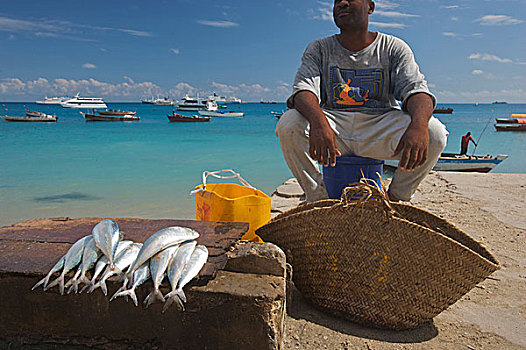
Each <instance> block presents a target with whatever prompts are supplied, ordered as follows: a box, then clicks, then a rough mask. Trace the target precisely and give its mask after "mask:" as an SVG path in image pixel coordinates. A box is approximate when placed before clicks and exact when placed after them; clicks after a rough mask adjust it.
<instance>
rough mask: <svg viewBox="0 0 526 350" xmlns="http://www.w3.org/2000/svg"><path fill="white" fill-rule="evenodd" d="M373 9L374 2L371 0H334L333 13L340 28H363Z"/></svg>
mask: <svg viewBox="0 0 526 350" xmlns="http://www.w3.org/2000/svg"><path fill="white" fill-rule="evenodd" d="M373 11H374V2H372V1H371V0H334V6H333V8H332V15H333V18H334V23H336V26H337V27H338V28H340V29H345V28H362V27H364V26H366V25H367V23H368V16H369V15H370V14H372V13H373Z"/></svg>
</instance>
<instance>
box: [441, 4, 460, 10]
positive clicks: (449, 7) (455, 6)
mask: <svg viewBox="0 0 526 350" xmlns="http://www.w3.org/2000/svg"><path fill="white" fill-rule="evenodd" d="M440 8H442V9H458V8H460V6H458V5H448V6H440Z"/></svg>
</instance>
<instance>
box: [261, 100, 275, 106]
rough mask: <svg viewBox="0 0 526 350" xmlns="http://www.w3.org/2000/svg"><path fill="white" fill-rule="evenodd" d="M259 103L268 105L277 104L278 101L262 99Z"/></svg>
mask: <svg viewBox="0 0 526 350" xmlns="http://www.w3.org/2000/svg"><path fill="white" fill-rule="evenodd" d="M259 103H262V104H266V105H275V104H276V103H277V102H276V101H264V100H261V101H259Z"/></svg>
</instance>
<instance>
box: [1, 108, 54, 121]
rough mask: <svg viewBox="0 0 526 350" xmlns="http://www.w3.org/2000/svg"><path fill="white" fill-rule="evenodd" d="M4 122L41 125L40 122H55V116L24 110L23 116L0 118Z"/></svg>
mask: <svg viewBox="0 0 526 350" xmlns="http://www.w3.org/2000/svg"><path fill="white" fill-rule="evenodd" d="M1 118H2V119H4V120H5V121H6V122H24V123H35V122H36V123H42V122H56V121H57V120H58V118H57V116H56V115H54V114H46V113H42V112H36V111H30V110H28V109H26V115H25V116H8V115H5V116H1Z"/></svg>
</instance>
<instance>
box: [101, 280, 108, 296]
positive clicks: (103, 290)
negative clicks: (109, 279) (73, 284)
mask: <svg viewBox="0 0 526 350" xmlns="http://www.w3.org/2000/svg"><path fill="white" fill-rule="evenodd" d="M99 284H100V289H101V290H102V293H104V295H108V287H107V286H106V280H101V281H100V282H99Z"/></svg>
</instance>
